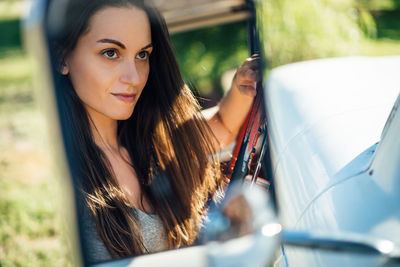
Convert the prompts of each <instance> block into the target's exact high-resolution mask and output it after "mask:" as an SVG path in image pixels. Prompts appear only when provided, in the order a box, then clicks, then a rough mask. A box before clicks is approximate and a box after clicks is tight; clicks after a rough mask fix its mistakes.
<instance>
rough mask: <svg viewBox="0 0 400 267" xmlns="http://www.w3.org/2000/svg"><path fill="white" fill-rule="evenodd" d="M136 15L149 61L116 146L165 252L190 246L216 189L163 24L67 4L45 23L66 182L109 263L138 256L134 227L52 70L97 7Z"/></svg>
mask: <svg viewBox="0 0 400 267" xmlns="http://www.w3.org/2000/svg"><path fill="white" fill-rule="evenodd" d="M130 5H133V6H135V7H138V8H141V9H143V10H144V11H145V12H146V14H147V16H148V18H149V21H150V27H151V35H152V43H153V53H152V54H151V56H150V73H149V77H148V81H147V84H146V86H145V88H144V90H143V92H142V95H141V96H140V99H139V101H138V102H137V104H136V106H135V109H134V112H133V115H132V116H131V117H130V118H129V119H127V120H125V121H119V122H118V141H119V144H120V146H123V147H124V148H126V149H127V151H128V153H129V156H130V158H131V161H132V164H133V167H134V169H135V171H136V173H137V176H138V179H139V182H140V186H141V192H142V193H143V194H145V195H146V197H147V198H148V199H149V200H150V203H151V205H152V207H153V208H154V210H155V212H156V213H157V214H158V215H159V217H160V218H161V221H162V223H163V225H164V228H165V230H166V233H167V237H168V246H169V248H175V247H179V246H186V245H190V244H191V243H192V242H193V241H194V240H195V238H196V235H197V233H198V231H199V227H200V225H201V221H202V219H203V217H204V215H205V211H206V210H205V209H206V207H205V204H206V202H207V201H208V200H209V199H210V197H211V196H212V195H215V193H216V192H219V191H218V189H220V188H221V185H222V183H223V176H222V175H221V172H220V168H219V162H218V159H217V158H216V157H215V154H214V149H213V145H212V144H213V142H215V140H214V139H213V138H214V136H213V134H212V132H211V130H210V129H209V127H208V125H207V123H206V122H205V120H204V118H203V117H202V116H201V113H200V107H199V105H198V103H197V101H196V99H195V98H194V96H193V94H192V93H191V91H190V90H189V88H188V87H187V86H186V85H185V83H184V81H183V78H182V76H181V73H180V70H179V67H178V64H177V61H176V58H175V55H174V53H173V49H172V45H171V41H170V38H169V34H168V30H167V27H166V24H165V21H164V19H163V18H162V16H161V15H160V14H159V12H158V11H157V10H156V9H155V8H154V7H152V6H151V5H149V4H148V2H147V1H146V4H145V3H144V1H143V0H141V1H140V0H95V1H94V0H73V1H70V3H69V6H68V7H67V9H66V14H65V15H64V18H65V20H63V21H62V22H60V23H59V25H55V24H56V22H51V21H50V20H51V17H49V18H48V29H49V30H48V31H49V42H50V45H51V48H52V49H51V53H52V56H53V59H54V60H53V68H54V69H55V70H54V75H55V77H56V84H57V85H58V86H57V87H59V88H57V99H58V104H59V110H60V117H61V122H62V129H63V134H64V139H65V144H66V147H67V151H68V153H69V154H70V155H73V156H72V158H71V157H70V160H69V161H70V162H69V163H70V164H71V166H72V175H73V176H74V178H75V179H76V180H77V181H78V183H79V184H78V185H77V186H78V187H79V190H80V191H81V192H83V199H84V201H85V202H86V204H87V206H88V207H89V209H90V212H91V214H92V216H93V218H94V220H95V222H96V226H97V231H98V233H99V236H100V237H101V238H102V240H103V242H104V244H105V245H106V247H107V249H108V250H109V252H110V253H111V255H112V256H113V257H122V256H129V255H134V254H138V253H143V252H145V247H144V245H143V241H142V237H141V234H140V229H139V226H138V223H137V221H136V219H135V217H134V216H133V213H132V211H131V210H130V209H129V204H128V202H127V200H126V199H125V197H124V195H123V193H122V191H121V189H120V188H119V187H118V185H117V182H116V180H115V178H114V174H113V171H112V168H111V165H110V163H109V161H108V160H107V158H106V156H105V154H104V153H103V152H102V150H101V149H100V148H99V147H98V146H97V145H96V144H95V143H94V141H93V135H92V132H91V129H90V127H89V120H90V118H89V116H88V114H87V112H86V110H85V108H84V106H83V104H82V102H81V100H80V99H79V97H78V96H77V94H76V93H75V90H74V89H73V87H72V84H71V82H70V80H69V79H68V77H67V76H63V75H61V74H60V73H59V72H58V71H57V69H60V66H61V65H62V62H63V60H64V59H65V57H67V56H68V55H69V53H71V51H73V49H74V48H75V46H76V43H77V41H78V39H79V37H80V36H81V35H82V34H84V33H85V32H86V31H88V25H89V21H90V18H91V17H92V16H93V15H94V14H95V13H96V12H97V11H99V10H100V9H102V8H105V7H110V6H113V7H127V6H128V7H129V6H130Z"/></svg>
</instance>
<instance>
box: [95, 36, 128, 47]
mask: <svg viewBox="0 0 400 267" xmlns="http://www.w3.org/2000/svg"><path fill="white" fill-rule="evenodd" d="M97 42H98V43H111V44H115V45H118V46H119V47H121V48H122V49H125V48H126V47H125V45H124V44H123V43H121V42H119V41H117V40H113V39H107V38H105V39H101V40H98V41H97Z"/></svg>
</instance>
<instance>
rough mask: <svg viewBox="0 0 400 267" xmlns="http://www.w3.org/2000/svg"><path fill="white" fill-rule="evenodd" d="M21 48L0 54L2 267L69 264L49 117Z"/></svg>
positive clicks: (0, 234)
mask: <svg viewBox="0 0 400 267" xmlns="http://www.w3.org/2000/svg"><path fill="white" fill-rule="evenodd" d="M31 73H32V70H31V67H30V64H29V60H28V59H27V56H26V54H25V53H24V51H23V50H22V49H21V48H18V47H15V48H13V49H6V50H4V49H3V50H2V51H1V52H0V114H1V116H0V214H1V217H0V266H2V267H6V266H68V265H70V259H69V257H68V256H67V255H68V251H67V248H66V242H65V241H64V240H63V238H62V230H63V229H62V227H61V225H62V223H61V216H60V214H59V212H58V210H59V205H58V204H59V199H58V195H59V194H58V193H57V192H59V190H60V189H59V188H58V186H59V185H58V183H57V181H56V179H55V177H54V174H53V173H52V171H51V160H50V159H51V156H50V152H49V144H48V142H47V135H46V131H45V129H46V125H45V118H44V116H43V114H42V113H41V112H40V111H39V109H38V107H37V106H36V104H35V102H34V99H33V88H32V77H31V76H32V75H31Z"/></svg>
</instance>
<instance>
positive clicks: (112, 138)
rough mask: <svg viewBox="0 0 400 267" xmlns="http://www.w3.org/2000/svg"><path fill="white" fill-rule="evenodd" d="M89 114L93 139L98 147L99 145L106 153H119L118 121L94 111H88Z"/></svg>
mask: <svg viewBox="0 0 400 267" xmlns="http://www.w3.org/2000/svg"><path fill="white" fill-rule="evenodd" d="M88 114H89V121H90V127H91V128H92V133H93V139H94V142H95V143H96V145H98V146H99V147H100V148H101V149H102V150H104V151H106V150H111V151H118V150H119V144H118V140H117V130H118V121H117V120H114V119H111V118H109V117H107V116H105V115H103V114H101V113H99V112H97V111H94V110H88Z"/></svg>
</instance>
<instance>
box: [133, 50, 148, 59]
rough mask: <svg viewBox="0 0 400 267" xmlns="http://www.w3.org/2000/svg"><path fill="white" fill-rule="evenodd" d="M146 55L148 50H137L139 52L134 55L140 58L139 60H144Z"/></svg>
mask: <svg viewBox="0 0 400 267" xmlns="http://www.w3.org/2000/svg"><path fill="white" fill-rule="evenodd" d="M148 56H149V52H147V51H141V52H139V54H137V55H136V58H137V59H140V60H146V59H147V57H148Z"/></svg>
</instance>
